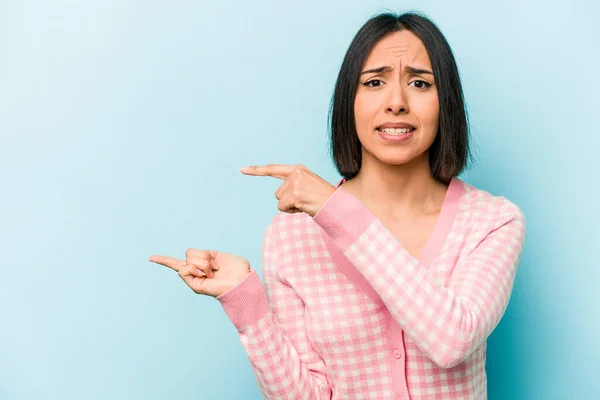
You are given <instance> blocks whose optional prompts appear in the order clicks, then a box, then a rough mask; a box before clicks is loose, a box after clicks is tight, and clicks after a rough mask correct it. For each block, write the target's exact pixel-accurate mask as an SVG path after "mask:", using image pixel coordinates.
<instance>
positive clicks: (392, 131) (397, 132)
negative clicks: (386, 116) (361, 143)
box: [379, 128, 413, 135]
mask: <svg viewBox="0 0 600 400" xmlns="http://www.w3.org/2000/svg"><path fill="white" fill-rule="evenodd" d="M379 130H380V131H382V132H385V133H388V134H390V135H401V134H403V133H408V132H410V131H412V130H413V128H400V129H394V128H385V129H379Z"/></svg>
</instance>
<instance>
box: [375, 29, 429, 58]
mask: <svg viewBox="0 0 600 400" xmlns="http://www.w3.org/2000/svg"><path fill="white" fill-rule="evenodd" d="M398 61H400V62H401V63H402V64H408V65H417V66H420V67H431V63H430V61H429V56H428V54H427V49H426V48H425V45H424V44H423V42H422V41H421V39H419V38H418V37H417V36H416V35H415V34H414V33H412V32H411V31H409V30H406V29H404V30H401V31H398V32H394V33H391V34H389V35H387V36H386V37H384V38H383V39H381V40H380V41H379V42H377V44H376V45H375V46H374V47H373V49H372V50H371V53H369V56H368V57H367V60H366V61H365V67H376V66H379V65H380V64H387V65H389V64H390V63H392V64H397V63H398Z"/></svg>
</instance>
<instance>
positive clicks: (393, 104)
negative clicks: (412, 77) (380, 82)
mask: <svg viewBox="0 0 600 400" xmlns="http://www.w3.org/2000/svg"><path fill="white" fill-rule="evenodd" d="M389 88H390V90H389V98H388V104H387V109H386V112H387V113H391V114H394V115H398V114H406V113H408V111H409V109H408V101H407V99H406V95H405V93H404V89H403V87H402V85H390V86H389Z"/></svg>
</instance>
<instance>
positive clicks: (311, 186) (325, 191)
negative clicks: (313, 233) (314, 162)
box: [240, 164, 336, 217]
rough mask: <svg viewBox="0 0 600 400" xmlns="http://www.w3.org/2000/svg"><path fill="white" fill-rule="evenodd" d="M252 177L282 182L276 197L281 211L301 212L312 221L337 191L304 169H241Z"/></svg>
mask: <svg viewBox="0 0 600 400" xmlns="http://www.w3.org/2000/svg"><path fill="white" fill-rule="evenodd" d="M240 170H241V171H242V173H244V174H246V175H253V176H272V177H274V178H278V179H283V180H284V182H283V184H281V186H280V187H279V189H277V191H275V197H276V198H277V200H279V203H278V205H277V208H279V210H280V211H283V212H286V213H290V214H294V213H298V212H304V213H307V214H308V215H310V216H311V217H314V216H315V215H317V213H318V212H319V210H320V209H321V207H323V205H324V204H325V202H326V201H327V199H329V197H331V195H332V194H333V193H335V191H336V188H335V186H333V185H332V184H330V183H329V182H327V181H325V180H323V178H321V177H320V176H319V175H317V174H315V173H314V172H312V171H311V170H309V169H308V168H306V167H305V166H304V165H300V164H299V165H281V164H269V165H265V166H252V167H247V169H240Z"/></svg>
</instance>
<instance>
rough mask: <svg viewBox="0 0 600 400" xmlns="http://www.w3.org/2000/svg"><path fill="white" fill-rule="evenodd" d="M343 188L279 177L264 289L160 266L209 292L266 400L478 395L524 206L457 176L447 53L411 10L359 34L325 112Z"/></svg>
mask: <svg viewBox="0 0 600 400" xmlns="http://www.w3.org/2000/svg"><path fill="white" fill-rule="evenodd" d="M330 123H331V135H332V136H331V144H332V153H333V158H334V160H335V165H336V167H337V169H338V171H339V172H340V174H341V175H342V176H343V177H344V178H343V179H342V180H341V181H340V182H339V183H338V185H337V186H336V187H334V186H332V185H331V184H329V183H328V182H326V181H324V180H323V179H321V178H320V177H318V176H317V175H315V174H314V173H312V172H311V171H309V170H308V169H307V168H305V167H304V166H301V165H299V166H287V165H268V166H263V167H250V168H248V169H246V170H244V171H243V172H244V173H246V174H248V175H260V176H272V177H276V178H280V179H283V180H284V181H283V184H282V185H281V187H280V188H279V189H278V190H277V192H276V193H275V196H276V197H277V199H278V200H279V210H280V211H282V212H280V213H278V214H277V215H276V216H275V217H274V218H273V220H272V221H271V222H270V224H269V225H268V227H267V230H266V233H265V236H264V246H263V270H262V272H263V278H264V283H261V281H260V279H259V278H258V276H257V274H256V272H255V270H254V269H252V268H250V265H249V263H248V261H247V260H244V259H242V258H240V257H237V256H235V255H232V254H226V253H222V252H217V251H212V250H211V251H205V250H196V249H189V250H188V252H187V253H186V259H185V260H177V259H174V258H170V257H164V256H153V257H151V258H150V261H154V262H157V263H160V264H162V265H165V266H167V267H170V268H173V269H174V270H176V271H179V275H180V276H181V277H182V278H183V279H184V281H185V282H186V283H187V284H188V285H189V286H190V287H191V288H192V289H193V290H194V291H195V292H196V293H200V294H205V295H210V296H214V297H216V299H217V300H219V301H220V303H221V304H222V306H223V308H224V310H225V312H226V313H227V315H228V316H229V317H230V318H231V320H232V322H233V324H234V325H235V327H236V328H237V329H238V331H239V336H240V339H241V342H242V344H243V346H244V348H245V349H246V351H247V353H248V357H249V359H250V362H251V365H252V367H253V369H254V372H255V375H256V379H257V382H258V384H259V387H260V389H261V391H262V393H263V395H264V397H265V398H268V399H284V398H285V399H331V398H333V399H412V400H417V399H463V400H464V399H485V398H487V390H486V375H485V360H486V339H487V337H488V336H489V335H490V333H491V332H492V330H493V329H494V328H495V327H496V325H497V324H498V322H499V320H500V318H501V317H502V315H503V313H504V311H505V309H506V306H507V303H508V301H509V298H510V294H511V291H512V286H513V282H514V276H515V271H516V268H517V264H518V260H519V257H520V254H521V249H522V246H523V241H524V234H525V221H524V217H523V214H522V213H521V211H520V209H519V208H518V207H517V206H516V205H515V204H514V203H512V202H510V201H509V200H507V199H506V198H504V197H496V196H493V195H491V194H489V193H487V192H485V191H482V190H479V189H476V188H475V187H473V186H471V185H468V184H466V183H465V182H463V181H461V180H460V179H458V178H457V175H458V174H459V173H460V172H461V171H462V170H463V169H464V168H465V165H466V163H467V160H468V157H469V150H468V126H467V118H466V111H465V107H464V102H463V94H462V88H461V84H460V79H459V74H458V70H457V67H456V63H455V60H454V57H453V55H452V52H451V50H450V47H449V45H448V44H447V42H446V40H445V38H444V36H443V35H442V33H441V32H440V31H439V30H438V28H437V27H436V26H435V25H434V24H433V23H432V22H431V21H430V20H428V19H427V18H426V17H424V16H421V15H419V14H416V13H405V14H402V15H400V16H398V15H392V14H388V13H386V14H381V15H379V16H376V17H374V18H372V19H370V20H369V21H368V22H367V23H366V24H365V25H364V26H363V27H362V28H361V29H360V30H359V32H358V33H357V34H356V36H355V38H354V39H353V41H352V43H351V45H350V47H349V49H348V52H347V54H346V56H345V59H344V62H343V64H342V67H341V70H340V73H339V76H338V80H337V83H336V87H335V92H334V96H333V102H332V113H331V118H330Z"/></svg>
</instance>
